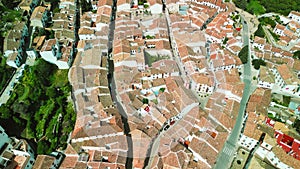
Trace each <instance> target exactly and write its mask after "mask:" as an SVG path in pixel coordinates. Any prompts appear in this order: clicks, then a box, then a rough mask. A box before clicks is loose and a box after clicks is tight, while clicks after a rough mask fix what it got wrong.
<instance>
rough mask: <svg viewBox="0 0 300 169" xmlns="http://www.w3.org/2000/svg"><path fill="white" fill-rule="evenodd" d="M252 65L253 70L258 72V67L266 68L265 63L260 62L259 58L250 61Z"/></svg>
mask: <svg viewBox="0 0 300 169" xmlns="http://www.w3.org/2000/svg"><path fill="white" fill-rule="evenodd" d="M252 65H253V66H254V69H256V70H258V69H259V68H260V66H261V65H262V66H266V62H265V61H264V60H262V59H261V58H259V59H253V60H252Z"/></svg>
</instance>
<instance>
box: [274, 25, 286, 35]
mask: <svg viewBox="0 0 300 169" xmlns="http://www.w3.org/2000/svg"><path fill="white" fill-rule="evenodd" d="M273 32H274V33H276V34H277V35H280V36H284V33H283V32H284V30H282V29H277V28H276V27H275V28H274V30H273Z"/></svg>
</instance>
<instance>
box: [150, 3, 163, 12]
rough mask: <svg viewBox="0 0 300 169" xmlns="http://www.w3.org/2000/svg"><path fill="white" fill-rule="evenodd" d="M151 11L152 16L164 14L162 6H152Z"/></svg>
mask: <svg viewBox="0 0 300 169" xmlns="http://www.w3.org/2000/svg"><path fill="white" fill-rule="evenodd" d="M150 11H151V13H152V14H160V13H162V5H161V4H154V5H152V6H150Z"/></svg>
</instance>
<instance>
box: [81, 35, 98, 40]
mask: <svg viewBox="0 0 300 169" xmlns="http://www.w3.org/2000/svg"><path fill="white" fill-rule="evenodd" d="M96 38H97V37H96V36H95V34H79V39H80V40H92V39H96Z"/></svg>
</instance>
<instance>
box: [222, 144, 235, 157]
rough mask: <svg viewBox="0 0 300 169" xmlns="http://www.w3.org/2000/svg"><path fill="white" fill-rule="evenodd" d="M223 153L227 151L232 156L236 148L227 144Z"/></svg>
mask: <svg viewBox="0 0 300 169" xmlns="http://www.w3.org/2000/svg"><path fill="white" fill-rule="evenodd" d="M223 153H225V154H226V155H228V156H232V155H233V153H234V149H232V148H229V147H228V146H225V147H224V149H223Z"/></svg>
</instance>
